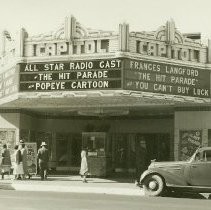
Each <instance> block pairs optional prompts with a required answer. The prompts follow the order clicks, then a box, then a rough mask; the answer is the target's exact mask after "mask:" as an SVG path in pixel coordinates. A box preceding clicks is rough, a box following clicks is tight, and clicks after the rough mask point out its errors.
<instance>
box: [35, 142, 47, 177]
mask: <svg viewBox="0 0 211 210" xmlns="http://www.w3.org/2000/svg"><path fill="white" fill-rule="evenodd" d="M46 146H47V144H46V143H45V142H42V144H41V148H40V149H39V150H38V153H37V158H38V162H39V169H40V176H41V180H44V179H47V169H48V160H49V158H48V149H47V148H46Z"/></svg>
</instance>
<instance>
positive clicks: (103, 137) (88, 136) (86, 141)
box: [82, 132, 112, 177]
mask: <svg viewBox="0 0 211 210" xmlns="http://www.w3.org/2000/svg"><path fill="white" fill-rule="evenodd" d="M110 144H111V142H110V139H109V138H108V135H107V134H106V133H105V132H84V133H82V148H83V149H86V151H87V161H88V168H89V173H90V175H92V176H99V177H100V176H107V175H109V173H110V172H111V168H112V167H111V151H110V150H109V145H110Z"/></svg>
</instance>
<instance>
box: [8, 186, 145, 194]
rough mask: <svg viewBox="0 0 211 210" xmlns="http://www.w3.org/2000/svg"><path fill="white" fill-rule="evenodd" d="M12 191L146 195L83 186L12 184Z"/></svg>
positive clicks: (121, 189)
mask: <svg viewBox="0 0 211 210" xmlns="http://www.w3.org/2000/svg"><path fill="white" fill-rule="evenodd" d="M10 187H11V189H14V190H17V191H38V192H64V193H65V192H71V193H96V194H110V195H129V196H143V195H144V193H143V191H142V190H140V189H129V188H102V187H88V186H86V187H81V186H68V187H67V186H58V185H51V186H43V185H39V184H37V185H27V184H17V183H11V186H10Z"/></svg>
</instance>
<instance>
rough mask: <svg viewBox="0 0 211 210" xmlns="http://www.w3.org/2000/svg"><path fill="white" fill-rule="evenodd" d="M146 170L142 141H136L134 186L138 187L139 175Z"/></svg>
mask: <svg viewBox="0 0 211 210" xmlns="http://www.w3.org/2000/svg"><path fill="white" fill-rule="evenodd" d="M146 169H147V150H146V142H145V141H144V140H141V141H138V145H137V147H136V181H135V185H137V186H138V185H139V182H140V176H141V174H142V173H143V172H144V171H145V170H146Z"/></svg>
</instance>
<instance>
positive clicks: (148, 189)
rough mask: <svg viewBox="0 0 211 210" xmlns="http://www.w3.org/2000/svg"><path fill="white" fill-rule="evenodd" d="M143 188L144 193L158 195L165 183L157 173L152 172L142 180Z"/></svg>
mask: <svg viewBox="0 0 211 210" xmlns="http://www.w3.org/2000/svg"><path fill="white" fill-rule="evenodd" d="M143 189H144V193H145V195H148V196H160V195H162V194H163V192H164V189H165V183H164V181H163V179H162V178H161V177H160V176H159V175H156V174H152V175H149V176H147V177H146V179H145V180H144V182H143Z"/></svg>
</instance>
